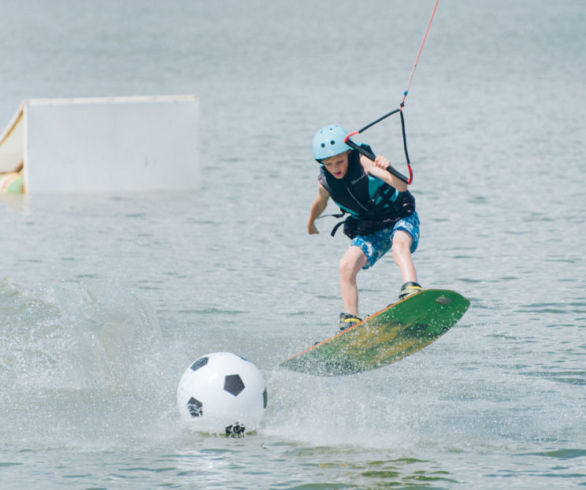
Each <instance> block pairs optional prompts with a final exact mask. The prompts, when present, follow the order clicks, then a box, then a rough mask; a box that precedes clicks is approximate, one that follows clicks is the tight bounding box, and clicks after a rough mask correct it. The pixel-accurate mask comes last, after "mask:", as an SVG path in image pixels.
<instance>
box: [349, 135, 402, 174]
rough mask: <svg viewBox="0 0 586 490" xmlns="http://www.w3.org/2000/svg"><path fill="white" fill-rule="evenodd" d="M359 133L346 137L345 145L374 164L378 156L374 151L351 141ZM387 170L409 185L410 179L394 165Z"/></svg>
mask: <svg viewBox="0 0 586 490" xmlns="http://www.w3.org/2000/svg"><path fill="white" fill-rule="evenodd" d="M357 133H358V131H356V133H350V134H349V135H348V136H346V139H345V140H344V141H345V143H346V144H347V145H348V146H349V147H350V148H352V149H353V150H356V151H357V152H358V153H362V154H363V155H364V156H365V157H366V158H368V159H369V160H372V161H373V162H374V159H375V158H376V155H375V154H374V153H373V152H372V151H369V150H367V149H366V148H363V147H362V146H360V145H357V144H356V143H354V141H352V140H351V139H350V137H351V136H353V135H354V134H357ZM387 170H388V171H389V172H390V173H391V174H392V175H394V176H395V177H397V178H398V179H399V180H402V181H403V182H405V184H409V179H408V178H407V177H405V176H404V175H403V174H402V173H401V172H399V171H398V170H396V169H395V168H394V167H393V166H392V165H389V167H388V168H387Z"/></svg>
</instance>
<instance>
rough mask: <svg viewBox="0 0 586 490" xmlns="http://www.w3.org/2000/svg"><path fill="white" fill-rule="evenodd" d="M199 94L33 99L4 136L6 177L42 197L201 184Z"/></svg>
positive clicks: (0, 157)
mask: <svg viewBox="0 0 586 490" xmlns="http://www.w3.org/2000/svg"><path fill="white" fill-rule="evenodd" d="M198 126H199V99H198V97H196V96H192V95H187V96H155V97H99V98H78V99H29V100H25V101H24V102H23V104H22V105H21V107H20V108H19V110H18V111H17V113H16V114H15V116H14V117H13V118H12V120H11V121H10V123H9V124H8V126H7V128H6V129H5V130H4V132H3V133H2V134H0V179H1V178H2V177H4V178H5V179H6V178H8V177H9V176H11V175H12V176H15V175H17V174H20V175H22V177H23V186H22V187H23V190H24V191H25V192H29V193H37V192H87V191H101V192H108V191H147V190H156V189H163V190H179V189H194V188H197V187H198V186H199V180H200V172H199V165H198V163H199V158H198V134H199V127H198Z"/></svg>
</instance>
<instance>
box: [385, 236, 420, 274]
mask: <svg viewBox="0 0 586 490" xmlns="http://www.w3.org/2000/svg"><path fill="white" fill-rule="evenodd" d="M412 242H413V238H412V237H411V235H410V234H409V233H407V232H406V231H404V230H397V231H395V234H394V236H393V245H392V249H391V250H392V254H393V260H394V261H395V264H397V266H398V267H399V270H400V271H401V278H402V279H403V283H406V282H408V281H412V282H417V272H416V271H415V265H414V264H413V258H412V257H411V244H412Z"/></svg>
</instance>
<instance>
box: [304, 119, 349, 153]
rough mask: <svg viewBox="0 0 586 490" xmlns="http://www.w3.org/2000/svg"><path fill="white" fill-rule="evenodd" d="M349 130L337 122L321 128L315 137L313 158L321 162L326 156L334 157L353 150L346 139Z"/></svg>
mask: <svg viewBox="0 0 586 490" xmlns="http://www.w3.org/2000/svg"><path fill="white" fill-rule="evenodd" d="M346 136H348V132H347V131H346V130H345V129H344V128H343V127H342V126H338V125H337V124H331V125H329V126H324V127H323V128H321V129H320V130H319V131H318V132H317V133H315V136H314V137H313V158H315V159H316V160H317V161H318V162H320V163H321V161H322V160H324V159H325V158H329V157H333V156H336V155H339V154H340V153H344V152H345V151H348V150H351V149H352V148H350V147H349V146H348V145H347V144H346V143H345V142H344V140H345V139H346Z"/></svg>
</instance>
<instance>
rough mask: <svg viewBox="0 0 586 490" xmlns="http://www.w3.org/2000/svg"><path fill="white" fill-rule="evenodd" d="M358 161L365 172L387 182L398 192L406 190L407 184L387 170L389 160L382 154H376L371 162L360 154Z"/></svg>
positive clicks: (389, 164) (389, 163)
mask: <svg viewBox="0 0 586 490" xmlns="http://www.w3.org/2000/svg"><path fill="white" fill-rule="evenodd" d="M360 163H361V164H362V167H363V168H364V171H365V172H366V173H368V174H370V175H372V176H373V177H376V178H378V179H380V180H382V181H383V182H385V183H387V184H389V185H390V186H391V187H394V188H395V189H397V190H398V191H399V192H405V191H406V190H407V184H405V182H403V181H402V180H401V179H399V178H397V177H395V176H394V175H393V174H392V173H390V172H389V171H388V170H387V168H389V167H390V166H391V162H390V161H389V160H388V159H387V158H385V157H384V156H382V155H378V156H377V157H376V158H375V159H374V162H373V161H372V160H370V159H369V158H366V157H365V156H364V155H360Z"/></svg>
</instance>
